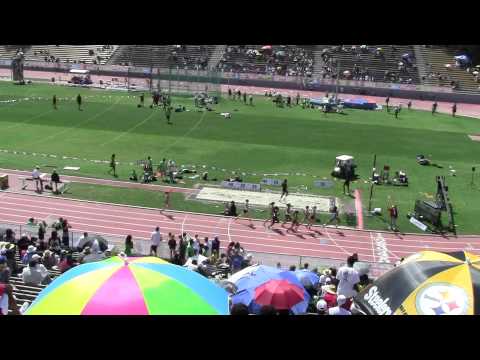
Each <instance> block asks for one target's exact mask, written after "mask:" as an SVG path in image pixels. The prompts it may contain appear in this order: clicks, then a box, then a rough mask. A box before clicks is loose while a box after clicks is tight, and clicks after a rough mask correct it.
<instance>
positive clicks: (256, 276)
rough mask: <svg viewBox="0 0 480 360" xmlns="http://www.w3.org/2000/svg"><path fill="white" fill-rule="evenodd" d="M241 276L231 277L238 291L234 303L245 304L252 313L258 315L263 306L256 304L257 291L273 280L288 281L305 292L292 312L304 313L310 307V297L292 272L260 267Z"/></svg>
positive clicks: (230, 279)
mask: <svg viewBox="0 0 480 360" xmlns="http://www.w3.org/2000/svg"><path fill="white" fill-rule="evenodd" d="M240 272H243V273H242V274H241V275H238V276H237V277H236V278H234V276H235V275H237V274H238V273H237V274H235V275H234V276H232V277H230V278H229V279H228V281H230V282H233V283H234V284H235V285H236V286H237V289H238V291H237V292H236V293H235V294H234V295H233V296H232V303H233V304H237V303H243V304H245V305H247V306H249V307H250V311H251V312H253V313H258V312H259V311H260V308H261V304H259V303H256V302H255V290H256V289H257V288H258V287H260V286H262V285H264V284H265V283H267V282H269V281H271V280H287V281H288V282H289V283H291V284H292V285H295V286H297V287H298V288H300V289H301V290H302V291H303V300H302V301H301V302H299V303H297V304H296V305H294V306H292V307H291V308H290V310H291V311H292V312H293V313H295V314H298V313H304V312H305V311H306V309H307V307H308V302H309V300H310V295H309V294H308V293H307V291H306V290H305V288H304V287H303V286H302V283H301V282H300V281H299V280H298V279H297V277H296V276H295V274H294V273H293V272H291V271H283V270H281V269H277V268H274V267H271V266H265V265H258V266H250V267H249V268H246V269H243V270H242V271H240Z"/></svg>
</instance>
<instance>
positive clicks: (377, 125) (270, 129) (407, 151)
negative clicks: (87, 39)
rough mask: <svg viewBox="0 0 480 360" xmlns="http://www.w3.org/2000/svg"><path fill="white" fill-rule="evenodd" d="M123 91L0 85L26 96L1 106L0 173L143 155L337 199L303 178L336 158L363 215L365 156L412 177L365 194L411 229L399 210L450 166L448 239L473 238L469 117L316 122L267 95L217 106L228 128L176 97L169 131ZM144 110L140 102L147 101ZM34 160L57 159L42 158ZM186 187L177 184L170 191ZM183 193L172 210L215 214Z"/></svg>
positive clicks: (114, 198) (428, 191) (125, 168)
mask: <svg viewBox="0 0 480 360" xmlns="http://www.w3.org/2000/svg"><path fill="white" fill-rule="evenodd" d="M78 93H81V94H82V96H84V111H78V110H77V107H76V103H75V101H74V99H73V98H74V97H75V96H76V95H77V94H78ZM53 94H56V95H57V97H59V98H60V99H61V100H60V101H59V109H58V110H57V111H55V110H53V109H52V105H51V97H52V95H53ZM128 95H133V94H127V93H124V92H121V93H119V92H107V91H102V90H93V89H78V88H67V87H59V86H51V85H41V84H35V85H28V86H15V85H13V84H11V83H7V82H1V83H0V101H2V100H9V99H24V98H28V100H23V101H17V102H14V103H12V102H9V103H6V102H1V103H0V128H1V132H0V149H3V150H9V152H0V167H4V168H16V169H24V170H30V169H31V168H32V167H33V166H34V165H37V164H39V165H41V166H45V165H50V166H56V167H58V168H63V166H79V167H80V168H81V169H80V171H78V172H65V171H62V173H65V174H71V175H74V174H75V175H83V176H93V177H102V178H111V176H110V175H108V174H107V171H108V164H104V163H99V162H98V161H99V160H109V158H110V155H111V154H112V153H115V154H116V155H117V160H118V161H120V166H119V167H118V173H119V178H120V179H124V180H125V179H127V178H128V175H129V173H130V172H131V170H132V168H134V166H130V165H128V164H129V163H131V162H135V161H136V160H140V159H144V158H145V157H146V156H147V155H150V156H152V158H153V159H154V162H155V163H159V162H160V160H161V159H162V158H163V157H165V158H167V159H174V160H175V161H176V162H177V164H179V165H180V164H195V165H197V169H198V167H199V166H200V169H202V170H203V168H202V167H201V166H202V165H205V166H206V168H207V169H208V171H209V175H210V177H216V178H218V179H219V180H223V179H224V178H225V177H227V176H231V172H232V171H237V172H240V173H245V175H243V176H242V178H243V180H244V181H246V182H258V181H259V180H260V179H262V178H263V177H264V175H263V174H275V173H277V174H280V173H288V174H289V175H288V176H283V175H282V176H277V178H283V177H286V178H288V180H289V184H290V187H291V188H295V187H297V186H299V185H306V186H307V187H308V191H309V192H312V193H317V194H323V195H336V196H339V197H340V198H345V199H346V197H345V196H342V195H340V194H341V192H342V183H341V182H337V183H336V185H335V187H334V188H331V189H327V190H324V189H317V188H313V181H314V180H315V179H318V178H330V172H331V170H332V167H333V164H334V159H335V157H336V156H337V155H340V154H349V155H352V156H354V157H355V160H356V162H357V164H358V169H357V170H358V171H357V172H358V173H359V175H360V180H359V181H357V182H355V183H354V184H352V186H351V188H358V189H360V190H361V192H362V199H363V206H364V208H366V207H367V206H368V191H369V188H368V185H367V184H366V183H365V182H364V181H365V180H366V179H367V178H368V176H369V175H370V172H371V166H372V160H373V154H377V167H378V168H382V167H383V165H384V164H388V165H390V167H391V170H392V172H394V171H396V170H399V169H402V170H406V172H407V174H408V177H409V180H410V186H409V187H408V188H398V187H388V186H376V187H375V192H374V197H373V206H374V207H381V208H383V209H385V207H386V206H387V204H388V201H389V200H388V198H389V197H390V198H391V199H392V201H394V202H396V203H397V204H398V206H399V211H400V219H399V226H400V229H401V230H403V231H409V232H414V231H416V230H417V229H416V228H415V227H414V226H413V225H411V224H409V223H408V221H407V219H406V217H405V215H406V213H407V212H408V211H411V210H412V209H413V206H414V202H415V199H419V198H423V199H428V198H429V197H431V196H434V195H435V192H436V183H435V176H436V175H448V174H449V169H450V166H451V167H452V168H453V169H455V170H456V173H457V176H456V177H452V176H447V185H449V189H450V196H451V200H452V202H453V206H454V210H455V216H456V223H457V225H458V233H462V234H466V233H480V222H478V221H477V215H478V214H480V201H479V200H480V191H479V190H480V188H479V187H478V186H474V187H471V186H470V181H471V168H472V166H476V165H478V162H477V161H478V160H477V154H478V150H479V147H480V143H478V142H474V141H471V140H470V139H469V138H468V136H467V134H475V133H480V131H479V128H480V126H479V125H480V120H478V119H472V118H463V117H457V118H452V117H451V116H449V115H445V114H437V115H435V116H432V115H431V114H430V113H429V112H422V111H415V110H412V111H407V110H403V111H402V112H401V114H400V118H399V119H398V120H397V119H395V118H394V117H393V115H390V114H387V113H386V112H385V111H383V112H382V111H362V110H347V111H346V115H337V114H328V115H326V116H325V115H324V114H322V113H321V112H319V111H318V110H311V109H308V110H304V109H301V107H292V108H283V109H279V108H275V107H274V106H273V104H272V103H271V101H270V100H269V99H266V98H263V97H256V98H255V99H254V106H248V105H244V104H243V103H240V102H236V101H230V100H223V101H222V102H221V104H219V105H218V106H216V107H215V112H223V111H226V112H231V113H232V118H231V119H228V120H226V119H224V118H223V117H221V116H220V115H218V114H216V113H215V112H197V111H196V110H195V109H194V106H193V100H192V99H186V98H174V99H173V101H174V104H183V105H185V106H186V107H187V109H190V110H191V111H189V112H184V113H173V114H172V121H173V125H167V124H166V119H165V117H164V114H163V111H161V110H159V109H153V110H152V109H150V108H148V107H146V108H141V109H139V108H137V107H136V104H137V103H138V98H137V97H134V96H131V97H130V98H128V97H127V96H128ZM39 97H40V98H41V99H38V98H39ZM63 98H69V100H63ZM146 104H147V105H148V104H150V99H149V98H148V97H147V99H146ZM13 151H16V152H17V153H16V154H14V153H13ZM33 153H35V154H37V155H35V156H34V155H32V154H33ZM42 153H44V154H48V155H52V154H53V155H56V156H57V157H51V156H49V157H42V156H40V155H39V154H42ZM417 154H424V155H426V156H428V157H431V158H432V159H433V161H434V162H435V163H437V164H439V165H441V166H443V169H439V168H436V167H421V166H419V165H417V164H416V161H415V156H416V155H417ZM63 156H66V157H69V158H67V159H64V158H63ZM72 157H74V158H77V159H71V158H72ZM95 160H96V161H97V162H95ZM212 167H215V168H216V170H212ZM223 169H224V170H225V171H223ZM254 174H255V175H254ZM303 174H305V175H303ZM268 177H271V178H275V176H268ZM477 183H478V184H480V179H478V181H477ZM194 184H195V182H194V181H193V180H188V179H187V180H185V184H181V185H180V186H187V187H191V186H193V185H194ZM74 190H76V191H74ZM71 193H72V194H71V195H70V196H74V197H80V198H88V199H93V200H95V199H103V201H111V202H117V203H118V202H127V203H129V204H136V205H145V206H152V205H154V203H155V204H157V205H156V206H161V204H158V203H156V202H153V201H152V199H154V197H152V196H149V195H148V194H149V193H151V192H149V191H139V190H135V191H129V192H128V196H127V195H125V194H126V192H125V193H122V192H121V191H117V190H113V189H111V188H108V187H85V186H80V185H78V184H75V185H74V187H73V188H72V191H71ZM155 196H157V195H155ZM181 196H182V195H178V196H177V195H176V196H175V198H174V199H173V200H174V201H173V202H174V208H178V209H182V210H190V211H202V212H214V213H218V212H219V208H216V207H215V206H212V205H207V204H199V203H195V202H194V201H191V200H188V201H184V200H183V199H182V198H181ZM220 210H221V209H220ZM259 216H261V214H259ZM365 221H366V226H367V227H370V228H375V229H385V228H386V224H385V223H384V221H382V219H381V218H365Z"/></svg>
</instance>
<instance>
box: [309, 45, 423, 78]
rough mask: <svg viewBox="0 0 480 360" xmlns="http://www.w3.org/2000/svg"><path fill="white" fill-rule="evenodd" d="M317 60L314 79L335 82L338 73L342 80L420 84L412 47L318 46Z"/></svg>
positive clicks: (316, 51) (315, 52)
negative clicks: (407, 58) (407, 55)
mask: <svg viewBox="0 0 480 360" xmlns="http://www.w3.org/2000/svg"><path fill="white" fill-rule="evenodd" d="M404 54H409V55H410V56H409V60H405V59H404V58H403V56H404ZM314 57H315V67H314V75H315V76H318V77H321V78H327V79H328V78H335V77H336V73H337V70H338V71H339V75H340V78H341V79H353V80H367V81H381V82H393V83H407V84H419V83H420V76H419V72H418V69H417V64H416V62H415V55H414V49H413V47H412V46H410V45H317V46H316V49H315V51H314ZM346 71H348V73H345V72H346Z"/></svg>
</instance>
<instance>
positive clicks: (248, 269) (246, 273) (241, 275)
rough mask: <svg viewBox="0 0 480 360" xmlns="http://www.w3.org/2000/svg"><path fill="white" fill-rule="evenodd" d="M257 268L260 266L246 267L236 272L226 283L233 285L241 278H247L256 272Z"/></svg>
mask: <svg viewBox="0 0 480 360" xmlns="http://www.w3.org/2000/svg"><path fill="white" fill-rule="evenodd" d="M259 267H260V265H252V266H249V267H246V268H245V269H242V270H240V271H237V272H236V273H235V274H233V275H232V276H230V277H229V278H228V281H230V282H231V283H233V284H236V283H237V282H238V281H239V280H240V279H241V278H244V277H248V276H249V275H250V274H252V273H254V272H256V271H258V269H259Z"/></svg>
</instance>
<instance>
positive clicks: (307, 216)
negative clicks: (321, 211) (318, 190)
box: [303, 205, 310, 224]
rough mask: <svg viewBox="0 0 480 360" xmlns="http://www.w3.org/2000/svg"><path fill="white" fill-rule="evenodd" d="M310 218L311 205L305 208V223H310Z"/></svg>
mask: <svg viewBox="0 0 480 360" xmlns="http://www.w3.org/2000/svg"><path fill="white" fill-rule="evenodd" d="M308 219H310V207H309V206H308V205H307V206H305V210H303V223H304V224H306V223H308Z"/></svg>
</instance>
